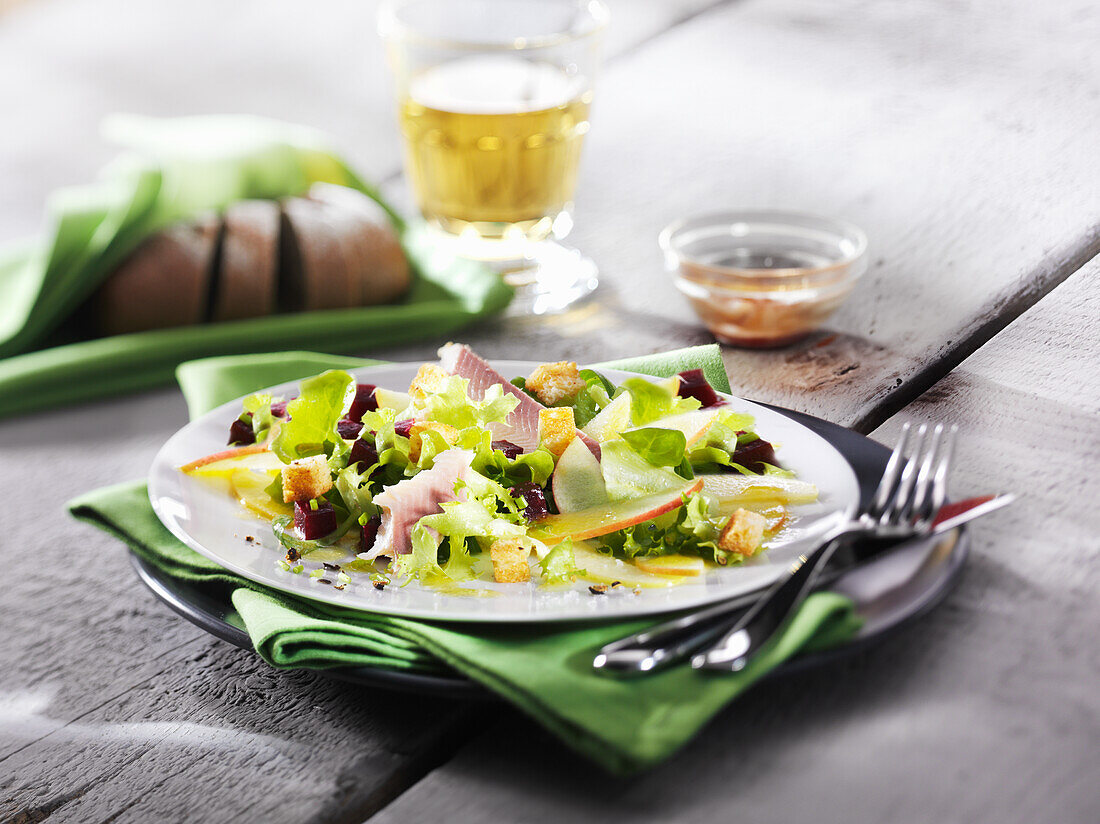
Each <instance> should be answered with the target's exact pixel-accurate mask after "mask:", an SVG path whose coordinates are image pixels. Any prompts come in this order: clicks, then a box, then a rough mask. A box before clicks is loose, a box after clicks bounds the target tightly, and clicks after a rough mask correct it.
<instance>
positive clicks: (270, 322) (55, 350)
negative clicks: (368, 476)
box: [0, 115, 512, 418]
mask: <svg viewBox="0 0 1100 824" xmlns="http://www.w3.org/2000/svg"><path fill="white" fill-rule="evenodd" d="M104 132H105V134H106V136H107V137H109V138H110V139H111V140H113V141H114V142H116V143H119V144H121V145H123V146H125V147H127V148H128V151H127V153H125V154H124V155H122V156H121V157H120V158H119V159H118V160H116V161H115V162H114V163H113V164H111V165H110V166H109V167H108V168H107V169H106V170H105V171H104V173H103V175H102V176H101V178H100V180H98V181H96V182H95V183H93V184H90V185H87V186H81V187H74V188H70V189H64V190H61V191H59V192H56V193H55V194H54V195H53V197H52V198H51V200H50V203H49V205H48V208H47V215H48V220H47V223H48V226H47V230H46V232H45V233H44V235H43V237H42V238H41V239H39V240H37V241H34V242H29V243H20V244H18V245H16V246H14V247H12V248H9V249H6V250H2V251H0V418H2V417H6V416H9V415H16V414H20V413H25V412H30V411H32V410H35V409H46V408H50V407H53V406H56V405H58V404H61V403H73V402H75V401H79V400H86V399H91V398H96V397H112V396H116V395H118V394H121V393H124V392H131V391H135V390H138V389H144V388H149V387H152V386H156V385H158V384H161V383H165V382H167V381H169V380H170V379H171V377H172V374H173V371H174V370H175V368H176V366H177V364H179V363H181V362H182V361H185V360H189V359H192V358H199V357H204V356H208V355H215V354H219V355H220V354H231V353H244V352H256V351H270V350H272V349H275V348H279V349H295V348H298V347H302V346H310V347H311V348H317V349H321V350H324V351H327V352H350V351H364V350H367V349H369V348H371V347H372V346H380V345H394V344H398V343H402V342H406V341H412V340H417V339H421V338H429V337H441V336H444V335H446V334H448V333H449V332H451V331H453V330H456V329H458V328H460V327H462V326H464V325H466V324H468V323H470V322H472V321H474V320H476V319H478V318H482V317H485V316H487V315H490V314H493V313H495V312H499V311H500V310H502V309H503V308H504V307H505V306H507V305H508V302H509V301H510V300H511V297H512V290H511V289H510V288H509V287H508V286H506V285H505V284H504V283H503V282H502V281H501V279H500V277H499V276H498V275H496V274H495V273H493V272H492V271H490V270H489V269H488V268H486V267H484V266H482V265H480V264H478V263H475V262H472V261H468V260H462V259H458V258H454V257H453V256H450V255H448V254H447V253H445V252H444V251H443V250H441V249H439V248H438V247H437V246H436V245H434V244H433V243H432V241H431V238H430V237H429V235H428V233H427V231H426V229H425V227H424V226H423V225H422V224H419V223H417V224H409V225H406V224H405V222H404V221H403V220H402V219H401V218H400V217H399V216H398V215H397V214H396V213H395V212H394V210H393V209H392V208H391V207H390V206H389V205H388V204H387V203H386V202H385V201H384V200H383V199H382V197H381V196H380V195H379V193H378V192H377V191H375V190H374V189H373V188H372V187H371V186H369V185H367V184H366V183H364V182H363V181H362V180H361V179H360V178H359V177H358V176H356V175H355V173H354V172H353V171H352V170H351V169H349V168H348V166H347V165H346V164H345V163H344V162H343V161H342V160H341V159H340V158H339V157H338V156H337V155H336V154H334V153H333V152H332V151H331V150H330V149H328V148H327V146H326V142H325V140H324V139H323V138H322V137H321V136H320V135H318V134H317V133H316V132H313V131H312V130H310V129H306V128H304V127H301V126H292V125H288V124H283V123H278V122H275V121H270V120H264V119H261V118H255V117H244V116H229V115H224V116H221V115H219V116H204V117H190V118H178V119H171V120H158V119H154V118H144V117H135V116H116V117H114V118H110V119H108V121H107V122H106V123H105V126H104ZM318 182H326V183H338V184H341V185H344V186H349V187H352V188H355V189H358V190H359V191H361V192H363V193H365V194H367V195H369V196H370V197H372V198H374V199H375V200H376V201H377V202H378V203H379V204H380V205H381V206H382V207H383V208H384V209H385V210H386V211H387V212H388V213H389V215H390V217H391V218H392V219H393V221H394V224H395V226H396V227H397V228H398V229H399V231H401V238H402V243H403V245H404V246H405V250H406V252H407V254H408V256H409V259H410V261H411V262H412V266H413V270H414V273H415V281H414V285H413V288H412V290H411V292H410V293H409V294H408V295H407V296H406V297H405V298H403V299H402V300H401V301H400V302H399V303H396V304H390V305H384V306H370V307H362V308H355V309H340V310H329V311H324V312H303V313H295V314H288V315H276V316H271V317H264V318H255V319H250V320H243V321H232V322H225V323H216V324H203V325H198V326H187V327H178V328H172V329H159V330H154V331H149V332H139V333H135V334H128V335H116V336H113V337H106V338H97V339H91V340H82V339H81V332H80V331H79V328H78V327H79V322H78V316H79V309H80V307H81V306H82V304H83V303H84V301H86V300H87V299H88V298H89V296H90V295H91V294H92V293H93V292H94V291H95V289H96V287H98V286H99V284H100V283H101V282H102V280H103V279H104V278H105V277H106V276H107V275H108V274H109V273H110V272H112V271H113V270H114V268H115V267H116V266H117V265H118V264H119V263H120V262H121V261H122V260H124V259H125V257H126V256H127V255H128V254H129V253H130V252H131V251H133V249H134V248H135V247H136V246H137V245H138V244H139V243H140V242H141V241H142V240H144V239H145V238H146V237H147V236H148V235H150V234H152V233H154V232H157V231H159V230H160V229H163V228H164V227H166V226H168V225H170V224H172V223H175V222H177V221H180V220H184V219H188V218H191V217H193V216H195V215H197V214H200V213H202V212H208V211H217V210H220V209H223V208H225V207H226V206H227V205H228V204H230V203H232V202H234V201H237V200H242V199H247V198H264V199H276V198H281V197H286V196H289V195H297V194H301V193H303V192H305V191H306V190H307V189H308V188H309V187H310V186H311V185H312V184H313V183H318Z"/></svg>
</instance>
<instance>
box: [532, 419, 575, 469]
mask: <svg viewBox="0 0 1100 824" xmlns="http://www.w3.org/2000/svg"><path fill="white" fill-rule="evenodd" d="M575 437H577V424H576V421H575V420H574V418H573V408H572V407H570V406H557V407H554V408H553V409H540V410H539V440H540V441H542V445H543V446H545V447H546V448H547V449H549V450H550V451H551V452H553V453H554V454H555V455H556V456H558V457H559V458H560V457H561V453H562V452H564V451H565V447H567V446H569V442H570V441H572V440H573V438H575Z"/></svg>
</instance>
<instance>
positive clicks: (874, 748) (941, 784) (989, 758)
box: [372, 261, 1100, 824]
mask: <svg viewBox="0 0 1100 824" xmlns="http://www.w3.org/2000/svg"><path fill="white" fill-rule="evenodd" d="M1098 276H1100V261H1097V262H1094V263H1093V264H1092V265H1091V266H1090V267H1089V268H1088V269H1086V270H1084V271H1082V272H1080V273H1079V274H1077V275H1075V276H1074V277H1073V278H1071V279H1070V280H1069V281H1068V282H1066V283H1065V284H1063V285H1062V286H1060V287H1059V288H1058V289H1056V290H1055V291H1054V292H1053V293H1052V294H1050V295H1049V296H1047V297H1046V298H1045V299H1044V300H1043V301H1042V302H1040V303H1039V304H1038V306H1036V307H1035V308H1034V309H1033V310H1032V311H1031V312H1029V313H1027V314H1026V315H1024V316H1023V317H1022V318H1020V319H1019V320H1018V321H1016V323H1014V324H1013V325H1012V326H1010V327H1009V328H1008V329H1007V330H1006V331H1005V332H1003V333H1002V334H1001V335H1000V336H998V337H997V338H995V339H994V340H993V341H992V342H991V343H989V344H988V345H987V346H986V347H984V348H983V349H982V350H980V351H979V352H978V354H977V355H976V356H974V357H973V358H971V359H970V360H969V361H968V362H967V364H966V367H965V368H964V369H962V370H959V371H958V372H956V373H954V374H952V375H951V376H950V377H948V378H947V379H945V380H944V381H942V382H940V383H939V384H937V385H936V386H935V387H934V388H933V389H932V390H931V391H929V392H927V393H925V394H924V395H923V396H922V397H921V398H920V399H918V401H917V402H916V403H914V404H912V405H910V406H909V407H908V408H907V409H906V410H905V412H904V414H903V415H899V416H898V418H897V419H894V420H892V421H891V422H890V423H889V424H888V425H886V426H884V427H882V428H881V429H879V430H877V431H876V432H875V437H876V438H878V439H880V440H882V441H883V442H884V443H890V442H892V441H893V440H894V438H895V437H896V434H897V429H898V426H899V425H900V419H901V418H918V419H928V420H935V421H944V422H949V423H955V424H957V425H958V426H959V427H960V442H959V449H958V457H957V462H956V469H955V472H954V479H953V491H954V492H955V493H956V494H958V495H966V494H969V493H982V492H989V491H999V490H1014V491H1016V492H1018V493H1019V494H1020V495H1021V500H1020V501H1019V503H1017V504H1016V505H1015V506H1014V507H1013V508H1011V509H1010V510H1008V511H1007V512H1005V513H1002V514H1000V515H998V516H993V517H991V518H990V519H988V520H987V521H982V522H981V523H980V524H978V525H976V526H975V527H974V529H973V539H974V554H973V557H972V562H971V564H970V568H969V569H968V571H967V572H966V574H965V575H964V577H963V580H962V583H961V584H960V586H959V588H958V589H957V590H956V591H955V592H954V593H953V594H952V595H951V596H950V597H949V600H948V601H947V603H946V604H944V605H943V606H942V607H941V608H940V609H939V610H938V611H937V612H935V613H933V614H932V615H930V616H929V617H927V618H926V619H924V620H922V621H921V622H920V623H919V624H918V625H916V626H915V627H913V628H911V629H908V630H906V631H905V632H904V633H903V634H901V635H899V636H897V637H896V638H895V639H894V640H893V641H891V642H889V643H887V644H885V645H883V646H881V647H878V648H876V649H874V650H872V651H870V652H868V653H867V654H865V655H863V656H862V657H860V658H859V659H858V660H855V661H853V662H851V663H849V664H846V665H842V666H836V667H831V668H828V669H825V670H821V671H818V672H814V673H810V674H807V675H805V676H803V677H799V678H796V679H793V680H788V681H783V682H780V683H774V684H769V685H767V686H766V687H762V688H760V689H759V690H756V691H754V692H752V693H750V694H749V695H747V696H745V697H744V698H743V699H742V700H741V701H740V702H738V703H737V704H735V705H734V706H733V707H731V708H730V709H729V710H727V711H726V712H725V713H723V714H722V715H721V716H720V717H719V718H718V719H717V720H716V722H715V723H714V724H713V725H712V726H711V727H710V728H709V729H707V730H706V731H705V732H704V733H703V735H702V736H701V737H700V738H699V740H697V741H696V742H695V743H694V744H693V745H692V746H691V747H689V748H688V749H687V750H686V751H685V752H684V753H682V754H681V755H679V756H677V757H676V758H674V759H673V760H672V761H671V762H670V763H668V764H667V765H665V766H663V767H661V768H658V769H656V770H654V771H653V772H652V773H649V774H647V775H644V776H641V777H638V778H635V779H632V780H627V781H620V780H612V779H608V778H607V777H606V776H603V775H601V774H599V773H598V772H597V771H594V770H593V769H592V768H591V767H589V766H587V765H585V764H581V763H578V762H577V760H576V758H575V757H574V756H573V755H572V754H569V753H566V752H564V751H563V750H562V748H561V747H560V746H559V745H557V744H555V743H554V742H552V741H550V740H548V738H547V737H546V736H544V735H542V734H539V733H536V732H534V731H533V729H532V725H531V724H530V722H528V721H526V720H524V719H521V718H519V717H518V716H509V717H507V718H505V719H503V720H501V721H500V722H499V723H498V724H496V725H495V726H494V727H492V728H491V729H490V730H488V731H487V732H486V734H485V735H483V736H481V737H480V738H479V739H478V740H477V742H476V743H474V744H472V745H471V746H470V747H468V748H466V749H464V750H463V751H461V752H460V754H459V755H458V756H457V757H456V758H455V760H454V761H453V762H451V763H449V764H447V765H446V766H444V767H442V768H440V769H439V770H436V771H435V772H433V773H432V774H431V775H429V776H428V777H427V778H425V779H424V780H423V781H422V782H420V783H419V784H417V785H416V786H415V787H414V788H413V789H411V790H410V791H409V792H408V793H406V794H405V795H404V796H402V797H401V798H400V799H398V801H396V802H395V803H394V804H392V805H391V806H390V807H388V808H387V809H386V810H385V811H383V813H382V814H380V815H379V816H378V817H377V818H375V819H372V820H374V821H378V822H379V823H380V824H389V822H399V821H430V820H439V819H440V818H441V817H442V816H443V815H444V813H445V814H446V817H447V820H448V821H452V822H467V821H468V822H475V821H494V820H507V821H513V822H522V823H523V824H528V822H530V823H531V824H534V822H548V821H559V820H569V821H576V822H585V821H593V822H595V821H606V820H608V819H611V818H629V819H630V820H631V821H635V822H663V821H671V820H675V821H683V822H703V821H719V820H729V819H731V818H733V817H735V818H736V819H737V820H744V821H754V822H789V821H800V820H813V821H821V822H851V821H968V822H1026V821H1045V820H1054V819H1056V820H1058V821H1059V822H1066V823H1067V824H1077V823H1078V822H1079V823H1080V824H1086V822H1093V821H1096V820H1097V816H1098V815H1100V794H1098V793H1097V791H1096V788H1095V782H1094V776H1093V773H1094V772H1095V770H1094V767H1095V743H1096V740H1097V736H1098V735H1100V701H1098V699H1097V696H1096V692H1095V689H1094V688H1093V685H1094V684H1095V682H1096V678H1097V675H1098V674H1100V657H1098V656H1097V647H1096V643H1095V628H1096V626H1097V624H1098V623H1100V606H1098V605H1097V602H1096V599H1095V597H1094V595H1095V592H1096V589H1097V586H1098V584H1100V570H1098V567H1097V560H1098V558H1100V541H1098V538H1097V536H1098V535H1100V511H1098V510H1097V509H1096V507H1095V506H1094V505H1093V504H1094V502H1095V501H1097V500H1100V478H1098V477H1097V475H1096V472H1095V467H1096V465H1097V463H1098V461H1100V416H1098V414H1097V412H1098V410H1100V371H1098V370H1096V369H1095V363H1096V358H1097V356H1098V355H1100V342H1098V341H1097V339H1096V336H1095V319H1096V317H1097V316H1098V312H1100V298H1098V296H1097V292H1096V284H1097V278H1098Z"/></svg>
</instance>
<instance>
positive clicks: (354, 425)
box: [336, 418, 363, 441]
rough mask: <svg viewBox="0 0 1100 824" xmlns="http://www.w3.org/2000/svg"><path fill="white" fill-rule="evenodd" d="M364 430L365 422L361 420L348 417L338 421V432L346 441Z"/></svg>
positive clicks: (356, 436)
mask: <svg viewBox="0 0 1100 824" xmlns="http://www.w3.org/2000/svg"><path fill="white" fill-rule="evenodd" d="M362 431H363V424H362V423H360V422H359V421H349V420H347V419H346V418H345V419H344V420H341V421H337V422H336V433H337V434H338V435H339V436H340V437H341V438H343V439H344V440H345V441H350V440H354V439H355V438H358V437H359V433H360V432H362Z"/></svg>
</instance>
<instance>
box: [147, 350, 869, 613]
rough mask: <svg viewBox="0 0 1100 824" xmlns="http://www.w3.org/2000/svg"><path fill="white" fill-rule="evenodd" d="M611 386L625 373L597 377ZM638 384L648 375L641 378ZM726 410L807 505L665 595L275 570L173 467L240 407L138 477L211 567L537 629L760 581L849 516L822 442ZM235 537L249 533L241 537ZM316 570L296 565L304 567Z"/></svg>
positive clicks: (300, 590)
mask: <svg viewBox="0 0 1100 824" xmlns="http://www.w3.org/2000/svg"><path fill="white" fill-rule="evenodd" d="M493 365H494V366H495V367H496V368H497V369H498V370H499V371H500V372H501V373H502V374H504V375H505V376H507V377H511V376H513V375H527V374H530V372H531V370H532V369H534V367H535V366H536V365H537V364H535V363H531V362H527V361H496V362H494V364H493ZM419 366H420V364H393V365H389V366H374V367H365V368H362V369H355V370H351V371H352V374H354V375H355V377H356V379H357V380H358V381H359V382H361V383H373V384H376V385H378V386H383V387H387V388H390V389H400V390H404V389H406V388H407V387H408V385H409V383H410V381H411V380H412V378H413V376H414V375H415V374H416V370H417V369H418V368H419ZM602 371H603V372H604V373H605V374H606V375H607V377H608V378H610V379H611V380H612V381H613V382H614V383H619V382H621V381H622V380H624V379H625V378H628V377H633V375H632V374H631V373H628V372H621V371H618V370H614V369H607V370H602ZM641 377H647V376H645V375H643V376H641ZM297 385H298V382H297V381H294V382H290V383H285V384H281V385H280V386H276V387H273V388H272V389H271V390H265V391H270V392H271V393H272V394H273V395H284V396H291V395H294V394H297ZM731 401H732V404H733V408H734V409H736V410H738V411H745V412H749V413H751V414H752V415H754V416H755V417H756V430H757V432H759V433H760V435H761V437H764V438H766V439H767V440H769V441H772V442H773V443H776V444H777V445H778V449H777V455H778V457H779V459H780V461H781V462H782V464H783V465H784V466H786V467H789V468H790V469H793V470H795V471H796V472H797V473H798V476H799V478H801V479H803V480H806V481H810V482H812V483H815V484H817V487H818V490H819V491H820V500H819V502H818V503H815V504H811V505H808V506H804V507H797V508H796V514H798V515H799V519H798V521H796V522H795V524H794V525H793V527H791V528H789V529H788V530H786V531H785V533H784V534H783V535H782V536H781V537H780V540H778V541H775V542H773V543H772V546H771V548H770V549H769V550H768V551H767V552H765V553H763V554H762V555H761V556H760V557H758V558H756V559H753V560H752V561H751V562H749V563H747V564H744V565H742V566H736V567H727V568H722V569H714V570H710V571H708V572H707V573H706V574H704V575H702V576H700V577H699V578H695V579H690V581H689V582H688V583H685V584H681V585H679V586H674V587H668V588H664V589H642V590H639V591H638V594H635V592H634V591H633V590H630V589H627V588H624V587H617V588H615V589H612V590H609V591H608V593H607V594H606V595H593V594H591V593H590V592H589V591H588V586H587V584H583V583H578V584H576V585H575V586H574V587H573V588H572V589H566V590H561V589H558V590H550V589H540V588H539V587H538V586H536V585H535V584H495V583H491V582H489V583H485V584H483V585H482V586H484V588H485V589H488V590H494V591H495V592H496V593H497V594H496V595H494V596H492V597H466V596H456V595H448V594H443V593H440V592H439V591H437V590H433V589H430V588H427V587H423V586H421V585H419V584H417V583H410V584H408V585H406V586H403V587H398V586H389V587H386V588H385V589H384V590H382V591H379V590H376V589H374V588H373V587H372V586H371V583H370V581H369V580H368V579H367V578H366V576H363V575H352V583H350V584H348V585H347V587H346V588H345V589H343V590H336V589H333V588H332V587H331V586H328V585H326V584H321V583H319V582H318V581H317V580H315V579H312V578H310V577H309V576H308V575H307V574H305V573H301V574H297V575H295V574H293V573H290V572H285V571H283V570H282V569H280V568H279V566H278V561H279V559H280V558H282V556H283V550H282V549H281V548H280V547H279V543H278V541H277V540H276V539H275V536H274V534H273V533H272V531H271V528H270V527H269V526H268V524H267V523H266V522H264V521H263V520H261V519H258V518H253V517H250V516H249V515H248V514H247V513H244V512H243V510H242V508H241V507H240V505H239V504H238V503H237V502H236V501H235V500H233V499H232V498H231V497H230V496H229V495H227V494H225V493H224V492H222V491H219V490H217V489H215V488H213V487H212V486H211V485H210V484H208V483H206V482H204V481H201V480H198V479H196V478H192V477H190V476H187V475H185V474H183V473H182V472H180V471H179V469H178V467H179V466H181V465H182V464H185V463H187V462H189V461H192V460H195V459H196V458H200V457H203V456H204V455H209V454H212V453H214V452H218V451H220V450H223V449H225V448H226V446H225V441H226V437H227V434H228V432H229V425H230V423H232V421H233V420H234V419H235V418H236V417H237V415H238V414H240V409H241V404H240V401H239V400H236V401H232V402H230V403H227V404H224V405H223V406H220V407H218V408H217V409H214V410H212V411H211V412H209V413H207V414H206V415H203V416H202V417H201V418H199V419H198V420H195V421H192V422H191V423H189V424H188V425H187V426H185V427H184V428H183V429H181V430H180V431H179V432H177V433H176V434H175V435H173V436H172V438H171V439H169V441H168V442H167V443H166V444H165V445H164V447H163V448H162V449H161V450H160V452H159V453H158V454H157V456H156V458H155V459H154V461H153V466H152V468H151V469H150V471H149V500H150V501H151V502H152V505H153V509H154V511H155V512H156V513H157V517H158V518H160V520H161V522H162V523H163V524H164V525H165V526H166V527H167V528H168V529H169V530H170V531H171V532H172V534H173V535H175V536H176V537H177V538H179V539H180V540H181V541H183V543H184V544H186V545H187V546H189V547H190V548H191V549H193V550H195V551H196V552H198V553H200V554H201V555H205V556H206V557H207V558H209V559H211V560H212V561H215V562H216V563H218V564H220V565H221V566H223V567H225V568H226V569H229V570H231V571H233V572H235V573H237V574H238V575H242V576H244V577H245V578H249V579H251V580H253V581H256V582H257V583H261V584H264V585H266V586H269V587H272V588H273V589H278V590H282V591H283V592H287V593H290V594H292V595H297V596H300V597H303V598H309V599H312V600H316V601H324V602H326V603H330V604H337V605H339V606H341V607H351V608H355V609H362V610H366V611H369V612H380V613H386V614H389V615H401V616H407V617H410V618H426V619H433V620H446V621H492V622H536V621H566V620H600V619H611V618H626V617H630V616H639V615H647V614H652V613H659V612H667V611H669V610H675V609H683V608H686V607H693V606H698V605H701V604H705V603H709V602H711V601H716V600H720V599H722V598H727V597H731V596H734V595H738V594H742V593H745V592H751V591H752V590H754V589H757V588H759V587H762V586H766V585H767V584H769V583H770V582H771V581H773V580H775V578H776V577H777V576H778V575H779V573H780V572H781V571H782V570H783V568H784V567H785V566H786V565H787V564H788V563H789V562H790V561H791V560H793V559H794V558H795V557H796V556H797V555H798V554H799V552H801V551H803V550H804V549H805V548H806V544H807V543H808V542H811V541H812V539H813V536H814V535H815V534H819V533H820V531H821V530H823V529H824V528H825V527H826V526H827V525H828V524H830V523H832V522H833V521H834V519H835V518H836V517H839V516H840V515H842V514H849V513H852V512H854V511H855V509H856V506H857V505H858V502H859V486H858V484H857V482H856V476H855V473H854V472H853V471H852V468H851V467H850V466H849V465H848V462H847V461H846V460H845V459H844V457H843V456H842V455H841V454H840V453H839V452H838V451H837V450H836V449H834V448H833V447H832V446H831V445H830V444H829V443H828V442H827V441H826V440H825V439H823V438H822V437H820V436H819V435H817V434H815V433H813V432H811V431H810V430H809V429H806V428H805V427H803V426H801V425H799V424H797V423H795V422H794V421H792V420H791V419H790V418H787V417H785V416H783V415H781V414H779V413H778V412H774V411H772V410H771V409H768V408H766V407H763V406H759V405H757V404H754V403H751V402H749V401H744V400H739V399H736V398H731ZM245 536H253V537H254V539H255V540H254V541H253V542H248V541H246V540H245ZM311 566H316V564H307V570H308V569H309V568H310V567H311Z"/></svg>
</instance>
